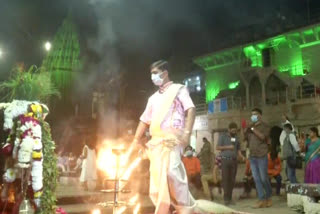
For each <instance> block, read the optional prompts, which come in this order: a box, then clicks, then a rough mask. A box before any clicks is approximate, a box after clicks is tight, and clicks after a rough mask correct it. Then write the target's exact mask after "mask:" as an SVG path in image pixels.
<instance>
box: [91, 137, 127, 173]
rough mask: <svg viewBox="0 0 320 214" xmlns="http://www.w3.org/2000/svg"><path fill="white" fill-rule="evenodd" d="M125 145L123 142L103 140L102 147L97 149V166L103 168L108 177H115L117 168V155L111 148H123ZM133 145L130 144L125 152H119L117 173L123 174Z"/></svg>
mask: <svg viewBox="0 0 320 214" xmlns="http://www.w3.org/2000/svg"><path fill="white" fill-rule="evenodd" d="M125 148H126V146H125V145H124V144H121V145H117V144H115V143H112V142H109V141H104V142H103V145H102V147H101V148H100V149H99V151H98V158H97V165H98V168H99V169H101V170H103V171H104V173H105V174H106V175H107V176H108V177H109V178H115V176H116V168H117V158H118V157H117V155H116V154H114V153H113V152H112V150H124V149H125ZM132 150H133V146H132V145H130V147H129V149H128V151H127V152H126V153H123V154H120V157H119V160H120V166H119V169H118V170H119V172H118V173H119V174H120V175H121V174H123V173H124V171H125V169H126V168H127V167H126V165H127V163H128V161H129V158H130V155H131V153H132Z"/></svg>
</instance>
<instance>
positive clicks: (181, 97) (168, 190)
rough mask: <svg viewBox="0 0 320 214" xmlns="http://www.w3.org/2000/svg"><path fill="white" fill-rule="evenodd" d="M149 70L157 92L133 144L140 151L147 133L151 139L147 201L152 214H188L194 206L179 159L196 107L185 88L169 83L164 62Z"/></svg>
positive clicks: (144, 113) (149, 101)
mask: <svg viewBox="0 0 320 214" xmlns="http://www.w3.org/2000/svg"><path fill="white" fill-rule="evenodd" d="M150 69H151V79H152V81H153V83H154V84H155V85H156V86H158V87H159V90H158V91H157V92H155V93H154V94H153V95H152V96H151V97H150V98H149V100H148V104H147V107H146V109H145V111H144V112H143V114H142V116H141V117H140V123H139V125H138V128H137V131H136V134H135V138H134V142H133V143H134V144H136V145H137V146H138V147H142V145H140V144H139V141H140V139H141V137H142V136H143V134H144V133H145V132H146V130H147V128H149V129H150V135H151V136H152V138H151V140H150V141H149V142H148V143H147V144H146V154H147V155H148V158H149V159H150V198H151V200H152V202H153V204H154V205H155V207H156V211H155V214H168V213H169V212H170V211H169V210H170V205H172V206H173V207H174V208H175V210H176V212H177V213H178V214H189V213H190V214H191V213H193V210H194V207H195V206H196V203H195V200H194V199H193V197H192V195H191V194H190V192H189V188H188V178H187V175H186V171H185V168H184V166H183V163H182V161H181V155H182V153H183V149H184V148H185V147H186V146H187V145H188V144H189V139H190V134H191V131H192V127H193V123H194V119H195V106H194V104H193V102H192V100H191V98H190V95H189V92H188V90H187V88H186V87H185V86H184V85H180V84H175V83H173V82H171V81H170V79H169V69H168V62H167V61H164V60H160V61H157V62H155V63H153V64H152V65H151V68H150Z"/></svg>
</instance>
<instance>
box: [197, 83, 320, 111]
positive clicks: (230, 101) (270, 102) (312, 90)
mask: <svg viewBox="0 0 320 214" xmlns="http://www.w3.org/2000/svg"><path fill="white" fill-rule="evenodd" d="M225 98H226V99H227V109H226V110H227V111H230V110H245V109H248V108H250V107H262V106H264V104H263V102H262V101H263V100H262V96H251V97H250V105H247V104H246V99H245V97H234V96H230V97H225ZM312 98H313V99H320V88H317V87H314V86H313V85H308V86H303V87H299V88H298V90H297V94H296V95H295V96H292V95H291V96H289V95H288V93H287V91H281V92H277V93H274V94H273V95H272V96H270V95H269V96H268V95H267V97H266V102H265V106H275V105H281V104H286V103H288V102H289V101H297V100H306V99H312ZM208 110H209V109H208V104H207V103H201V104H198V105H197V106H196V113H197V115H204V114H208V113H209V112H208ZM218 112H221V111H219V110H216V109H215V110H214V112H213V114H214V113H218Z"/></svg>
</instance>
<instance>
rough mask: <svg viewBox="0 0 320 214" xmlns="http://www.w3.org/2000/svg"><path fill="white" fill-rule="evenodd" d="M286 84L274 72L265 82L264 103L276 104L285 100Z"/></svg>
mask: <svg viewBox="0 0 320 214" xmlns="http://www.w3.org/2000/svg"><path fill="white" fill-rule="evenodd" d="M286 88H287V85H286V84H285V83H284V82H283V81H282V80H281V79H279V77H277V76H276V75H274V74H271V75H270V76H269V78H268V80H267V82H266V104H267V105H277V104H279V103H285V102H286Z"/></svg>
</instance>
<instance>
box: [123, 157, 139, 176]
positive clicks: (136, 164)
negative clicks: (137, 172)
mask: <svg viewBox="0 0 320 214" xmlns="http://www.w3.org/2000/svg"><path fill="white" fill-rule="evenodd" d="M140 162H141V158H140V157H138V158H136V159H135V160H134V161H133V162H132V164H130V166H129V167H128V169H127V170H126V172H125V173H124V175H123V176H122V177H121V178H122V179H124V180H128V179H129V178H130V175H131V173H132V171H133V170H134V169H135V168H136V167H137V166H138V165H139V163H140Z"/></svg>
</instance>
